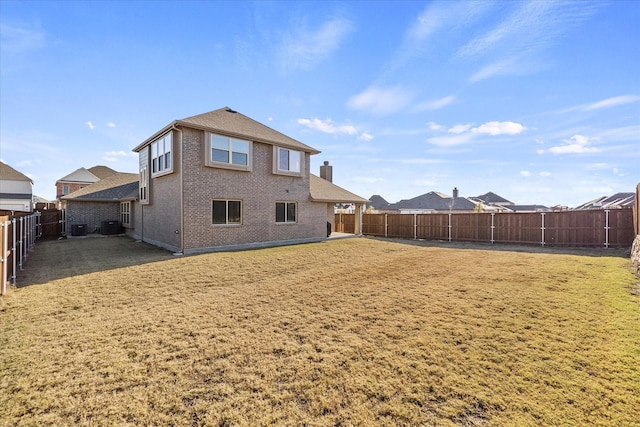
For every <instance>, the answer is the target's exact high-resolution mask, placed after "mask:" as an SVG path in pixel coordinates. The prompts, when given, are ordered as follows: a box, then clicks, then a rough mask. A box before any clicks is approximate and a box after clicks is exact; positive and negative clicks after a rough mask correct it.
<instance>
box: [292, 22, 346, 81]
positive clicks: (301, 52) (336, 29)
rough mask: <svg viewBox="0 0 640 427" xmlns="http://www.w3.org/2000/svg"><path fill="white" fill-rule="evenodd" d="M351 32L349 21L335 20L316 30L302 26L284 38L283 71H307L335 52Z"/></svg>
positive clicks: (323, 24)
mask: <svg viewBox="0 0 640 427" xmlns="http://www.w3.org/2000/svg"><path fill="white" fill-rule="evenodd" d="M351 31H353V25H352V23H351V21H349V20H347V19H343V18H335V19H332V20H329V21H326V22H324V23H322V24H321V25H320V27H319V28H317V29H313V30H311V29H308V28H306V27H304V26H300V27H298V28H295V29H293V30H292V31H291V32H289V33H287V34H286V35H285V36H284V40H283V43H282V47H281V56H282V60H283V64H282V65H283V69H284V70H285V71H287V70H289V69H309V68H311V67H313V66H314V65H316V64H318V63H319V62H321V61H322V60H324V59H326V58H328V57H329V56H330V55H331V54H332V53H333V52H334V51H336V50H337V49H338V48H339V47H340V44H341V43H342V41H343V40H344V38H345V37H346V36H347V35H348V34H349V33H350V32H351Z"/></svg>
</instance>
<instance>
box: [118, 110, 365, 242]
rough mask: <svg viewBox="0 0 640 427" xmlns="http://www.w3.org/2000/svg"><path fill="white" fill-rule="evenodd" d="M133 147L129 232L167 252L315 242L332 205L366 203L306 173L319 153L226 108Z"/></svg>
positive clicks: (176, 124)
mask: <svg viewBox="0 0 640 427" xmlns="http://www.w3.org/2000/svg"><path fill="white" fill-rule="evenodd" d="M134 151H135V152H137V153H138V154H139V165H140V168H139V191H138V200H137V201H136V202H134V203H132V202H127V201H124V202H122V205H121V211H122V210H124V211H126V212H128V215H129V216H128V220H129V221H130V225H129V228H128V232H129V234H131V235H133V236H134V237H136V238H138V239H141V240H143V241H145V242H149V243H152V244H155V245H158V246H161V247H164V248H167V249H169V250H172V251H174V252H179V253H193V252H201V251H208V250H215V249H218V248H250V247H261V246H271V245H276V244H288V243H300V242H310V241H317V240H322V239H324V238H325V237H326V235H327V222H333V204H334V203H355V204H357V206H358V212H361V211H362V204H363V203H365V202H366V199H363V198H361V197H359V196H357V195H355V194H353V193H349V192H348V191H346V190H344V189H342V188H340V187H338V186H335V185H334V184H332V183H331V182H330V181H328V180H322V181H318V180H320V179H321V178H318V177H316V176H313V175H311V174H310V172H309V165H310V156H311V155H313V154H317V153H319V152H318V151H317V150H316V149H314V148H312V147H310V146H308V145H305V144H303V143H301V142H299V141H296V140H295V139H293V138H290V137H288V136H286V135H284V134H282V133H280V132H278V131H276V130H274V129H272V128H270V127H268V126H265V125H263V124H261V123H259V122H257V121H255V120H253V119H251V118H249V117H247V116H245V115H243V114H241V113H238V112H236V111H233V110H231V109H230V108H221V109H219V110H215V111H211V112H208V113H205V114H200V115H197V116H193V117H188V118H185V119H181V120H175V121H173V122H171V123H169V124H168V125H166V126H165V127H163V128H162V129H160V130H159V131H158V132H156V133H155V134H153V135H152V136H150V137H149V138H148V139H146V140H145V141H143V142H142V143H141V144H139V145H138V146H137V147H135V148H134ZM314 182H315V184H313V183H314ZM359 227H360V226H359V224H357V225H356V230H359Z"/></svg>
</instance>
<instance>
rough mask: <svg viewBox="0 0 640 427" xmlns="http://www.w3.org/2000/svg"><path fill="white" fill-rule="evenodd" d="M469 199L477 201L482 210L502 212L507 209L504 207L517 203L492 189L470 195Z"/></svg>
mask: <svg viewBox="0 0 640 427" xmlns="http://www.w3.org/2000/svg"><path fill="white" fill-rule="evenodd" d="M469 199H470V200H471V201H473V202H474V203H477V204H478V205H479V206H480V209H481V210H482V211H491V212H501V211H504V210H505V209H504V208H509V207H510V206H513V205H514V204H515V203H513V202H511V201H509V200H507V199H505V198H504V197H502V196H499V195H497V194H496V193H493V192H491V191H489V192H488V193H485V194H482V195H480V196H476V197H469Z"/></svg>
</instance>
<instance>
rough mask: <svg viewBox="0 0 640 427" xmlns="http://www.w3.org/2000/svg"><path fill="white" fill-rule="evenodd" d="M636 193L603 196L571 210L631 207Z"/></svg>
mask: <svg viewBox="0 0 640 427" xmlns="http://www.w3.org/2000/svg"><path fill="white" fill-rule="evenodd" d="M635 197H636V193H616V194H614V195H613V196H603V197H599V198H597V199H595V200H591V201H590V202H587V203H584V204H582V205H580V206H578V207H576V208H573V210H582V209H622V208H631V207H633V204H634V202H635Z"/></svg>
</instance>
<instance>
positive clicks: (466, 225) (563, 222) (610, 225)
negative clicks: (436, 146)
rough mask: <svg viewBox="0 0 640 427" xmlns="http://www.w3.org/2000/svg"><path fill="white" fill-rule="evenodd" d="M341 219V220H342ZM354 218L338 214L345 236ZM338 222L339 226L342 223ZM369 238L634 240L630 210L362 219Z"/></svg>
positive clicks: (594, 243) (590, 243) (602, 243)
mask: <svg viewBox="0 0 640 427" xmlns="http://www.w3.org/2000/svg"><path fill="white" fill-rule="evenodd" d="M338 215H340V217H338ZM348 215H354V214H336V231H338V227H342V228H343V229H344V231H345V232H351V233H353V227H352V228H351V229H349V230H347V224H349V223H350V222H349V221H346V220H345V217H346V216H348ZM339 221H340V222H339ZM362 232H363V234H366V235H370V236H380V237H400V238H407V239H425V240H447V241H466V242H487V243H520V244H536V245H541V246H547V245H548V246H574V247H598V246H599V247H604V248H621V247H630V246H631V244H632V243H633V239H634V237H635V233H634V229H633V214H632V210H631V209H612V210H582V211H562V212H536V213H444V214H364V215H363V218H362Z"/></svg>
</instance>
